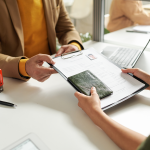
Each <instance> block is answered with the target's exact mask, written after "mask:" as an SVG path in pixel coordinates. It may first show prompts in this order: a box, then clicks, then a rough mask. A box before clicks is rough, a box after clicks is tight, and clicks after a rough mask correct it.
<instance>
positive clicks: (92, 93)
mask: <svg viewBox="0 0 150 150" xmlns="http://www.w3.org/2000/svg"><path fill="white" fill-rule="evenodd" d="M94 94H97V92H96V88H95V87H92V88H91V95H94Z"/></svg>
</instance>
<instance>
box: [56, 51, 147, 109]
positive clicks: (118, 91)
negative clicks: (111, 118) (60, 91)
mask: <svg viewBox="0 0 150 150" xmlns="http://www.w3.org/2000/svg"><path fill="white" fill-rule="evenodd" d="M82 53H83V54H82V55H79V56H77V57H73V58H69V59H62V58H61V57H58V58H56V59H54V61H55V62H56V63H55V65H54V66H55V67H56V68H58V69H59V70H60V71H61V72H62V73H63V74H64V75H65V76H66V77H67V78H68V77H70V76H72V75H75V74H78V73H80V72H83V71H85V70H90V71H91V72H92V73H93V74H95V75H96V76H97V77H98V78H99V79H100V80H101V81H102V82H104V83H105V84H106V85H107V86H108V87H109V88H110V89H111V90H112V91H113V94H112V95H111V96H108V97H106V98H103V99H102V100H101V107H102V108H103V107H105V106H108V105H110V104H112V103H115V102H117V101H119V100H121V99H122V98H125V97H126V96H128V95H131V94H132V93H134V92H135V91H137V90H139V89H140V88H142V87H144V84H143V83H141V82H140V81H138V80H136V79H135V78H133V77H131V76H130V75H128V74H125V73H122V71H121V69H120V68H119V67H117V66H115V65H114V64H112V63H111V62H110V61H108V60H107V59H105V58H104V57H103V56H101V55H100V54H99V53H97V52H96V51H95V50H94V48H90V49H88V50H83V51H82ZM89 54H92V55H93V56H95V57H96V59H93V60H92V59H90V58H89V57H88V56H87V55H89Z"/></svg>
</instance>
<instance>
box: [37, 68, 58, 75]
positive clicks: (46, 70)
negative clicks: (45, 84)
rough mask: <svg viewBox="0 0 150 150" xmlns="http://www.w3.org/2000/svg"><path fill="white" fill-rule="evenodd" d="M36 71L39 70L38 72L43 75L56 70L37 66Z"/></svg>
mask: <svg viewBox="0 0 150 150" xmlns="http://www.w3.org/2000/svg"><path fill="white" fill-rule="evenodd" d="M38 72H40V74H43V75H51V74H54V73H57V71H56V70H54V69H53V68H47V67H43V66H42V67H39V68H38Z"/></svg>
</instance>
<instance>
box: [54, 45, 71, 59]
mask: <svg viewBox="0 0 150 150" xmlns="http://www.w3.org/2000/svg"><path fill="white" fill-rule="evenodd" d="M67 47H68V45H64V46H62V47H61V48H60V49H59V50H58V52H57V53H56V55H55V57H58V56H60V55H61V54H63V53H64V52H65V49H66V48H67Z"/></svg>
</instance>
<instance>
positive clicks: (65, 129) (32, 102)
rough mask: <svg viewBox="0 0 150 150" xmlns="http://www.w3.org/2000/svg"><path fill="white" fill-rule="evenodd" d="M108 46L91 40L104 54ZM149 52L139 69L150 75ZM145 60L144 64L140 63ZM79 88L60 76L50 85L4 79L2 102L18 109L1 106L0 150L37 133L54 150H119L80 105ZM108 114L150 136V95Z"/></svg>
mask: <svg viewBox="0 0 150 150" xmlns="http://www.w3.org/2000/svg"><path fill="white" fill-rule="evenodd" d="M106 45H107V44H105V43H96V42H92V41H91V42H87V43H86V44H85V47H89V46H93V47H95V48H96V49H97V50H98V51H100V50H101V49H102V48H103V47H105V46H106ZM149 57H150V52H148V51H145V52H144V54H143V56H142V57H141V59H140V60H139V62H138V64H137V66H139V67H141V68H142V69H144V70H145V71H148V72H149V73H150V69H149V67H146V66H145V64H149V63H150V59H149ZM141 62H142V63H141ZM74 93H75V90H74V89H73V88H72V87H71V86H70V85H69V84H68V83H67V82H66V81H65V80H64V79H63V78H62V77H61V76H60V75H59V74H56V75H52V76H51V77H50V78H49V79H48V80H47V81H46V82H44V83H40V82H38V81H35V80H34V79H30V81H28V82H22V81H19V80H16V79H11V78H4V91H3V92H2V93H0V99H1V100H4V101H9V102H13V103H15V104H17V105H18V107H17V108H16V109H12V108H7V107H3V106H0V122H1V123H0V141H1V142H0V149H3V148H4V147H6V146H8V145H10V144H11V143H13V142H15V141H16V140H18V139H20V138H21V137H23V136H25V135H26V134H28V133H31V132H33V133H35V134H36V135H37V136H39V137H40V139H41V140H42V141H43V142H44V143H45V144H46V145H47V146H48V147H49V148H50V149H51V150H106V149H111V150H119V148H118V147H117V146H116V145H115V144H114V143H113V142H112V141H111V140H110V139H109V138H108V137H107V135H106V134H105V133H104V132H103V131H102V130H101V129H99V128H98V127H96V125H94V123H93V122H92V121H91V120H90V119H89V117H88V116H87V115H86V114H85V113H84V112H83V111H82V110H81V109H80V108H79V107H78V101H77V99H76V98H75V97H74V95H73V94H74ZM106 113H107V114H108V115H109V116H110V117H111V118H113V119H114V120H116V121H117V122H119V123H121V124H123V125H124V126H126V127H128V128H130V129H132V130H135V131H137V132H139V133H142V134H144V135H146V136H147V135H149V134H150V128H149V127H150V119H149V116H150V94H149V91H143V92H141V93H140V94H138V95H136V96H134V97H133V98H131V99H129V100H127V101H125V102H123V103H121V104H119V105H117V106H115V107H113V108H111V109H109V110H107V111H106Z"/></svg>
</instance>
